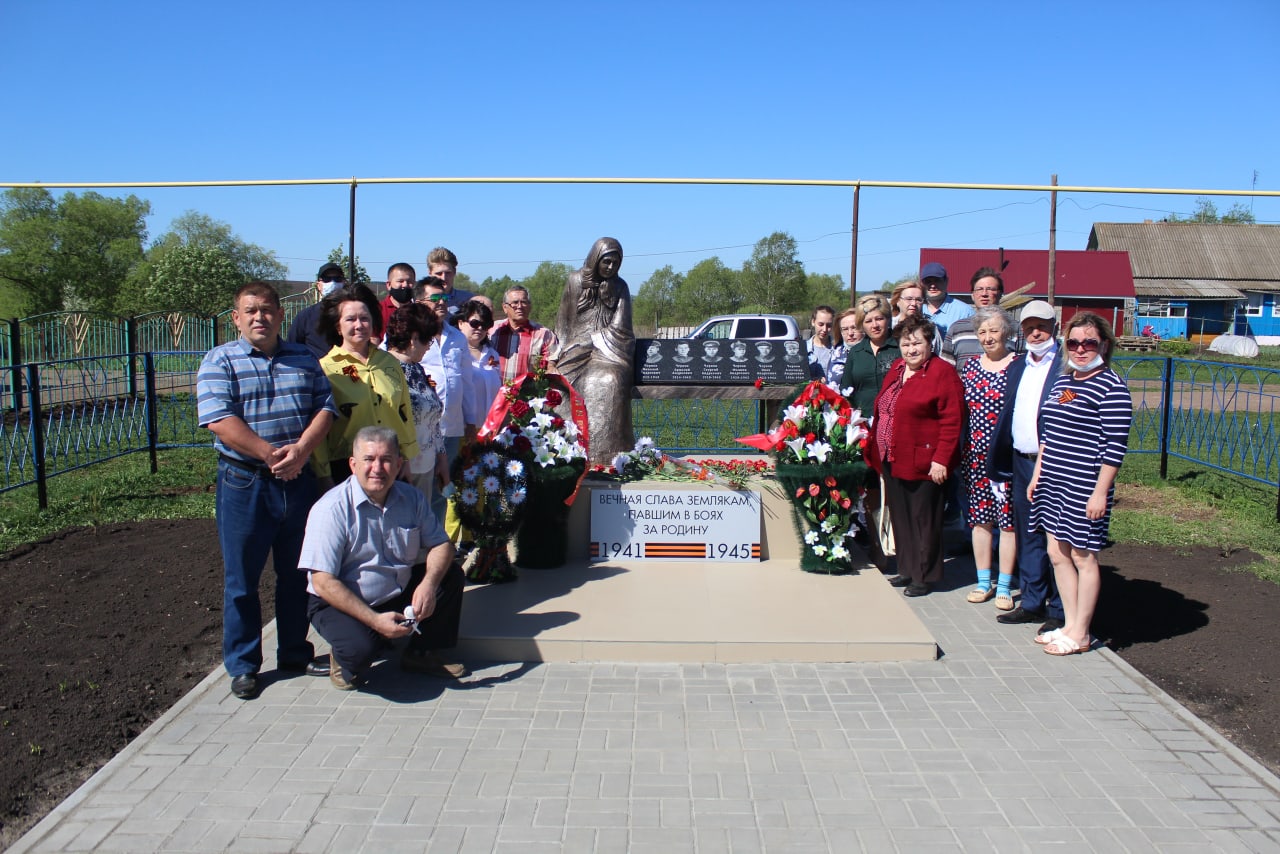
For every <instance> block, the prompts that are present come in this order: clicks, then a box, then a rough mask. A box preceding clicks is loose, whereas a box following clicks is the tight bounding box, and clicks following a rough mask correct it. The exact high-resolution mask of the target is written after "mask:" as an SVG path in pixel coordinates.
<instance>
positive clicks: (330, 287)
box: [320, 279, 346, 296]
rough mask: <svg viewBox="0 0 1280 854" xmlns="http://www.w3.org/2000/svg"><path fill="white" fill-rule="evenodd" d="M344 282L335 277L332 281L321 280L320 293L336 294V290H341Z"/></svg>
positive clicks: (325, 294) (326, 294)
mask: <svg viewBox="0 0 1280 854" xmlns="http://www.w3.org/2000/svg"><path fill="white" fill-rule="evenodd" d="M344 284H346V282H343V281H342V280H340V279H336V280H334V281H332V282H321V283H320V293H321V294H323V295H324V296H329V295H330V294H336V293H337V292H338V291H340V290H342V286H343V285H344Z"/></svg>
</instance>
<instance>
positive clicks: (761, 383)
mask: <svg viewBox="0 0 1280 854" xmlns="http://www.w3.org/2000/svg"><path fill="white" fill-rule="evenodd" d="M755 386H756V388H764V380H762V379H758V378H757V379H756V382H755Z"/></svg>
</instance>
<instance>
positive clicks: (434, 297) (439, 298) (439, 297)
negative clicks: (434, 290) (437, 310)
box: [427, 294, 449, 302]
mask: <svg viewBox="0 0 1280 854" xmlns="http://www.w3.org/2000/svg"><path fill="white" fill-rule="evenodd" d="M448 299H449V295H448V294H427V302H447V301H448Z"/></svg>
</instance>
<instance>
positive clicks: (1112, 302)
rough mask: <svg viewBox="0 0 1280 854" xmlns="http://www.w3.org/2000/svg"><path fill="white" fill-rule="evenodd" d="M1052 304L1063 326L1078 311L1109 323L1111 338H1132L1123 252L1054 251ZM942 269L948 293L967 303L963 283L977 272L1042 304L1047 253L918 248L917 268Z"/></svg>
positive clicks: (1131, 300) (1130, 297) (1129, 290)
mask: <svg viewBox="0 0 1280 854" xmlns="http://www.w3.org/2000/svg"><path fill="white" fill-rule="evenodd" d="M1056 255H1057V258H1056V259H1055V260H1056V274H1055V276H1054V279H1055V281H1054V287H1053V305H1054V308H1056V309H1057V310H1058V312H1059V315H1060V320H1061V321H1062V322H1063V323H1065V322H1066V321H1068V320H1070V319H1071V317H1072V316H1073V315H1074V314H1075V313H1076V312H1078V311H1092V312H1094V313H1095V314H1098V315H1101V316H1102V317H1104V318H1106V319H1107V320H1108V321H1110V323H1111V325H1112V326H1113V327H1114V328H1115V330H1116V334H1117V335H1128V334H1132V333H1131V332H1130V331H1129V330H1130V328H1131V316H1132V312H1133V307H1134V300H1135V297H1134V290H1133V271H1132V270H1131V269H1130V266H1129V254H1128V253H1127V252H1088V251H1074V250H1061V249H1060V250H1058V251H1057V253H1056ZM930 262H937V263H939V264H941V265H942V266H943V267H946V268H947V280H948V287H947V290H948V293H950V294H951V295H952V296H955V297H958V298H960V299H963V300H964V301H966V302H968V301H969V279H970V278H971V277H972V276H973V274H974V273H975V272H976V271H977V270H978V269H980V268H982V267H990V268H992V269H993V270H997V271H1001V273H1000V274H1001V276H1002V277H1003V279H1004V291H1005V293H1006V294H1008V293H1012V292H1013V291H1016V290H1018V289H1019V288H1022V287H1025V286H1026V285H1029V284H1030V285H1032V287H1031V288H1029V289H1028V290H1027V291H1026V293H1025V296H1026V297H1028V298H1030V299H1048V296H1049V252H1048V250H1046V249H921V250H920V266H921V267H923V266H924V265H925V264H928V263H930Z"/></svg>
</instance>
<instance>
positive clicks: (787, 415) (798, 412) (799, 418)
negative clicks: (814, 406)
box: [782, 404, 809, 427]
mask: <svg viewBox="0 0 1280 854" xmlns="http://www.w3.org/2000/svg"><path fill="white" fill-rule="evenodd" d="M808 412H809V408H808V407H807V406H796V405H795V404H792V405H791V406H788V407H787V408H786V409H784V410H783V412H782V417H783V419H784V420H786V421H790V422H791V423H792V424H794V425H796V426H797V427H799V426H800V425H801V424H803V423H804V417H805V415H806V414H807V413H808Z"/></svg>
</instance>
